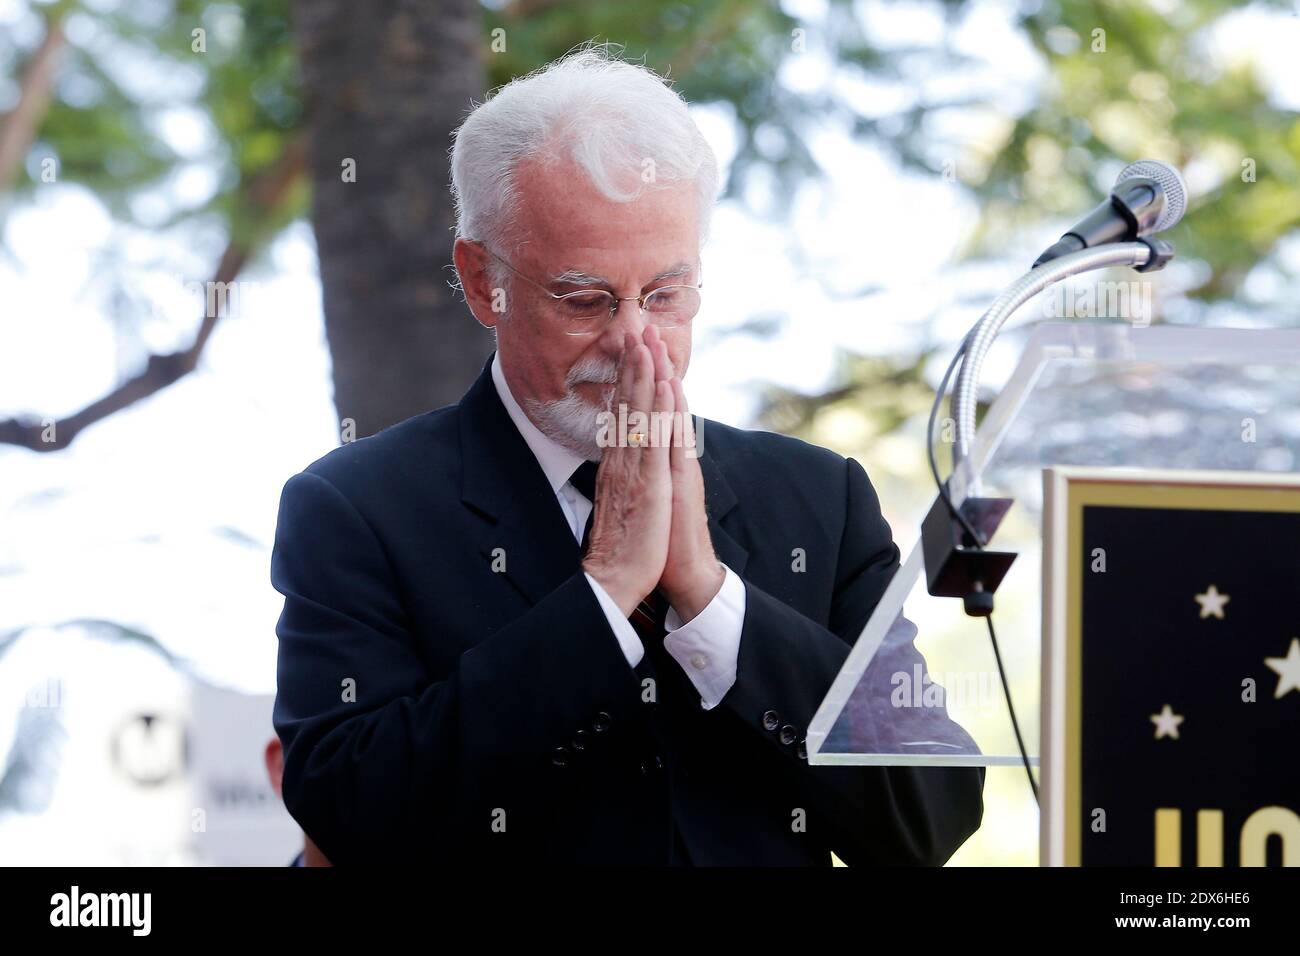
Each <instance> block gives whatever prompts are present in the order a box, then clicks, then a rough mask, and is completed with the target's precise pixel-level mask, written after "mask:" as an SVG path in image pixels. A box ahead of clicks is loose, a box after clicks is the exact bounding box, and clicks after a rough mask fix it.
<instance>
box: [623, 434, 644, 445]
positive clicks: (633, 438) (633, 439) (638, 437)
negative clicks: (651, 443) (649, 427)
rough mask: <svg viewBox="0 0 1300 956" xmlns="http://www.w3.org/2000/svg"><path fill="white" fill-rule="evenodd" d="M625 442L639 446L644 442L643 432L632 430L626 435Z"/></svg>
mask: <svg viewBox="0 0 1300 956" xmlns="http://www.w3.org/2000/svg"><path fill="white" fill-rule="evenodd" d="M627 443H628V444H629V445H635V446H636V447H637V448H640V447H641V446H642V445H644V444H645V432H632V433H631V434H630V435H628V436H627Z"/></svg>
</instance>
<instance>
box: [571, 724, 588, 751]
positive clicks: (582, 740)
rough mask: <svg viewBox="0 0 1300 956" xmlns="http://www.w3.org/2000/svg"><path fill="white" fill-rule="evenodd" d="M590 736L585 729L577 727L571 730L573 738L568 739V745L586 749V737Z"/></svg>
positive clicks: (576, 748)
mask: <svg viewBox="0 0 1300 956" xmlns="http://www.w3.org/2000/svg"><path fill="white" fill-rule="evenodd" d="M589 736H590V734H588V733H587V732H586V731H585V730H583V729H582V728H581V727H579V728H578V729H577V730H575V731H574V732H573V739H572V740H571V741H569V746H570V747H572V748H573V749H574V750H586V749H587V738H588V737H589Z"/></svg>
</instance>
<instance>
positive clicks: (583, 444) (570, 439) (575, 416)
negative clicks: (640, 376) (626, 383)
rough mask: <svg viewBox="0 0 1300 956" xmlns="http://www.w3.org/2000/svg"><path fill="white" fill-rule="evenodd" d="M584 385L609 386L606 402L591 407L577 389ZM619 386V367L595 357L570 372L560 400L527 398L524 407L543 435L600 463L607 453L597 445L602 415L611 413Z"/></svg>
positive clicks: (579, 364) (588, 459) (576, 453)
mask: <svg viewBox="0 0 1300 956" xmlns="http://www.w3.org/2000/svg"><path fill="white" fill-rule="evenodd" d="M581 382H601V383H603V384H605V385H606V386H608V387H609V388H608V392H607V394H606V396H605V399H604V401H602V402H601V403H600V404H599V405H591V404H588V402H587V400H586V399H584V398H583V397H582V396H581V395H579V394H578V392H577V390H576V388H575V386H577V385H578V384H579V383H581ZM617 383H618V366H617V365H616V364H615V363H613V362H611V361H608V360H606V359H602V358H600V357H599V356H593V357H592V358H589V359H584V360H583V361H581V362H579V363H578V364H577V365H575V366H573V368H571V369H569V374H568V375H566V376H565V379H564V384H565V388H566V392H565V395H564V397H563V398H561V399H560V400H559V401H555V402H541V401H538V400H537V399H535V398H528V399H525V400H524V404H525V406H526V407H527V409H528V411H529V413H530V416H531V417H532V419H533V422H534V423H535V424H536V425H537V429H538V431H540V432H541V433H542V434H543V435H545V436H546V437H547V438H549V439H551V441H553V442H555V443H556V444H558V445H562V446H563V447H565V448H567V449H569V450H570V451H571V452H573V453H574V454H575V455H581V456H582V457H583V458H585V459H586V460H587V461H600V459H601V455H602V454H603V451H604V450H603V449H602V448H601V447H600V445H599V444H597V442H596V434H597V431H598V424H599V416H600V415H601V413H603V412H607V411H609V410H610V406H611V405H612V404H613V401H614V392H615V391H616V389H615V388H614V387H613V386H615V385H617Z"/></svg>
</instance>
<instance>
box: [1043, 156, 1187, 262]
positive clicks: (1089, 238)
mask: <svg viewBox="0 0 1300 956" xmlns="http://www.w3.org/2000/svg"><path fill="white" fill-rule="evenodd" d="M1186 210H1187V187H1186V186H1185V185H1183V177H1182V176H1180V175H1179V174H1178V170H1176V169H1174V167H1172V166H1170V165H1169V164H1168V163H1162V162H1159V161H1158V160H1154V159H1143V160H1139V161H1138V162H1136V163H1131V164H1129V165H1128V166H1125V167H1124V169H1123V170H1122V171H1121V172H1120V174H1119V178H1118V179H1116V180H1115V188H1114V189H1112V190H1111V191H1110V199H1108V200H1107V201H1106V202H1104V203H1102V204H1101V205H1100V206H1098V207H1097V208H1096V209H1094V210H1093V211H1092V212H1090V213H1088V215H1087V216H1086V217H1084V218H1083V219H1081V220H1080V221H1079V222H1078V223H1077V224H1075V226H1074V228H1072V229H1071V230H1070V231H1069V232H1067V233H1066V234H1065V235H1063V236H1062V237H1061V238H1060V239H1059V240H1057V242H1056V243H1055V244H1054V245H1052V246H1051V247H1050V248H1049V249H1048V250H1047V251H1046V252H1044V253H1043V254H1042V255H1041V256H1039V257H1038V259H1037V260H1035V262H1034V265H1033V268H1035V269H1036V268H1038V267H1039V266H1041V265H1042V264H1043V263H1044V262H1051V261H1052V260H1053V259H1056V258H1059V257H1060V256H1063V255H1066V254H1067V253H1070V252H1078V251H1079V250H1080V249H1090V248H1092V247H1093V246H1100V245H1104V244H1106V243H1109V242H1131V241H1133V240H1134V239H1137V238H1139V237H1141V236H1146V235H1149V234H1152V233H1157V232H1163V231H1164V230H1166V229H1168V228H1169V227H1171V226H1173V225H1176V224H1177V223H1178V220H1180V219H1182V218H1183V213H1184V212H1185V211H1186Z"/></svg>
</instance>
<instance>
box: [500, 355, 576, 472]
mask: <svg viewBox="0 0 1300 956" xmlns="http://www.w3.org/2000/svg"><path fill="white" fill-rule="evenodd" d="M492 383H493V384H494V385H495V386H496V388H497V394H498V395H499V396H501V404H502V405H504V406H505V407H506V412H507V413H508V414H509V415H510V420H511V421H512V422H514V423H515V428H517V429H519V434H520V435H522V436H523V439H524V441H525V442H527V443H528V448H529V450H531V451H532V453H533V457H534V458H536V459H537V463H538V464H539V465H541V466H542V471H543V472H545V474H546V480H547V481H549V482H550V483H551V491H553V492H555V493H556V494H559V491H560V488H561V487H562V486H563V485H564V483H565V482H566V481H568V480H569V478H570V476H571V475H572V474H573V473H574V471H575V470H577V467H578V466H579V465H581V464H582V463H583V462H584V461H586V459H585V458H583V457H582V456H581V455H579V454H576V453H575V452H572V451H570V450H569V449H567V448H565V447H564V446H563V445H561V444H560V443H559V442H556V441H553V440H552V439H550V438H548V437H547V436H546V435H544V434H542V431H541V429H539V428H538V427H537V426H536V425H534V424H533V423H532V420H531V419H529V417H528V416H527V415H526V414H525V413H524V410H523V409H522V408H520V407H519V403H518V402H516V401H515V397H514V395H513V394H511V392H510V386H509V384H508V383H507V382H506V375H505V372H504V371H502V369H501V353H500V352H499V351H498V352H497V353H496V354H495V355H493V356H492Z"/></svg>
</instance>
